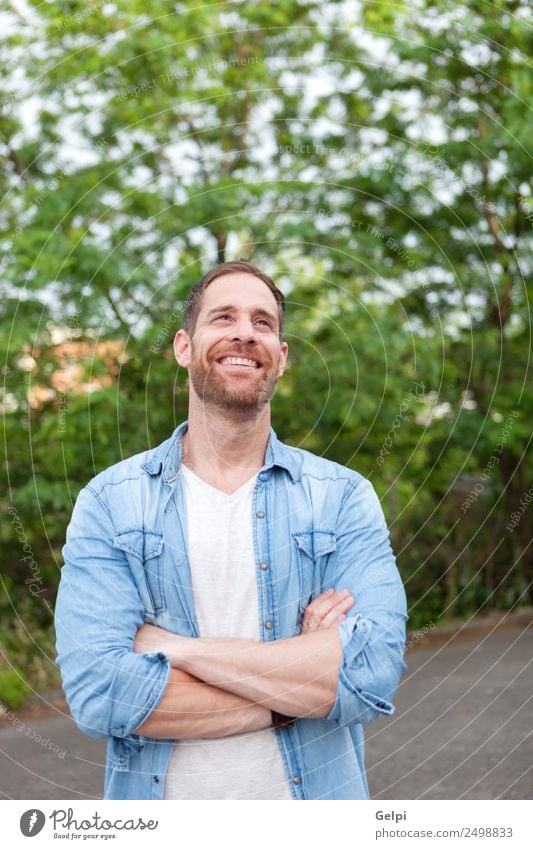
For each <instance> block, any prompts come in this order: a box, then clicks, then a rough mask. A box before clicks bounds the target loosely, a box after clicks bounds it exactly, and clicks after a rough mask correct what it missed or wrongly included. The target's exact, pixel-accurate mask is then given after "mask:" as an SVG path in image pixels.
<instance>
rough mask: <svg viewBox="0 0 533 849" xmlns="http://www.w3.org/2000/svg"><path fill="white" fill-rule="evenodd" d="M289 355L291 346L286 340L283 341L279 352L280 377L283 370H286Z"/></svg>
mask: <svg viewBox="0 0 533 849" xmlns="http://www.w3.org/2000/svg"><path fill="white" fill-rule="evenodd" d="M288 356H289V346H288V345H287V343H286V342H282V343H281V348H280V352H279V362H278V372H277V374H278V377H281V375H282V374H283V372H284V371H285V366H286V364H287V357H288Z"/></svg>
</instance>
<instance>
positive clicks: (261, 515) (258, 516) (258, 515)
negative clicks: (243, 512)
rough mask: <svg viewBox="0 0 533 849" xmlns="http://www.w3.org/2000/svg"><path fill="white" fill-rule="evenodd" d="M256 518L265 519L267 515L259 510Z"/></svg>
mask: <svg viewBox="0 0 533 849" xmlns="http://www.w3.org/2000/svg"><path fill="white" fill-rule="evenodd" d="M256 516H257V518H258V519H264V518H265V514H264V513H263V511H262V510H258V511H257V513H256Z"/></svg>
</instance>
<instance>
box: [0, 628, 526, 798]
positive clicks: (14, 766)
mask: <svg viewBox="0 0 533 849" xmlns="http://www.w3.org/2000/svg"><path fill="white" fill-rule="evenodd" d="M532 658H533V629H531V628H530V629H529V630H527V631H526V630H519V629H513V630H506V631H498V632H495V633H493V634H492V635H490V636H488V637H485V638H481V639H476V640H468V641H463V642H459V641H454V642H453V643H452V644H451V645H448V646H444V647H442V648H439V649H418V650H416V651H413V652H410V653H409V655H408V671H407V673H406V675H405V677H404V678H403V681H402V683H401V685H400V689H399V692H398V695H397V697H396V700H395V703H396V706H397V712H396V714H395V716H394V717H393V718H392V719H388V720H381V719H380V720H378V722H376V723H375V724H374V725H373V726H371V727H370V728H367V730H366V739H367V769H368V778H369V783H370V789H371V793H372V796H373V798H376V799H420V798H421V799H459V798H463V799H497V798H502V799H531V798H532V796H533V769H532V764H533V738H532V736H531V728H532V725H533V722H532V716H533V687H532V684H533V674H532V672H533V661H532ZM37 734H39V735H40V736H41V740H40V741H39V740H38V739H37V736H36V735H37ZM54 747H56V750H55V751H54ZM58 748H59V749H60V751H57V749H58ZM103 775H104V744H103V743H102V742H101V741H99V740H94V739H92V738H90V737H86V736H85V735H83V734H81V733H80V732H79V731H78V730H77V728H76V726H75V725H74V723H73V722H72V720H70V719H67V718H65V717H62V716H60V715H58V716H56V717H54V716H48V717H47V718H45V719H33V718H30V717H26V718H24V725H23V726H18V727H15V723H14V721H11V722H9V723H8V724H7V725H4V726H3V727H2V728H1V729H0V798H6V799H73V800H74V799H91V798H101V793H102V790H101V788H102V784H103Z"/></svg>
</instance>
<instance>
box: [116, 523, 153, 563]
mask: <svg viewBox="0 0 533 849" xmlns="http://www.w3.org/2000/svg"><path fill="white" fill-rule="evenodd" d="M115 545H116V547H117V548H121V549H122V551H127V552H128V554H133V555H134V556H135V557H137V558H138V559H139V560H140V561H141V563H144V562H145V561H146V560H149V559H150V558H151V557H157V556H158V555H159V554H161V550H162V548H163V536H162V534H160V533H158V532H157V531H144V530H135V529H134V530H129V531H122V533H120V534H117V536H116V537H115Z"/></svg>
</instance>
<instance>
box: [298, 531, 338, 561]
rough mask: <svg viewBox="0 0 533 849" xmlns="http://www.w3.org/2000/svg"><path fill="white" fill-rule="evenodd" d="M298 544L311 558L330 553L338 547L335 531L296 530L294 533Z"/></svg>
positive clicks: (314, 558)
mask: <svg viewBox="0 0 533 849" xmlns="http://www.w3.org/2000/svg"><path fill="white" fill-rule="evenodd" d="M292 536H293V538H294V541H295V542H296V545H297V546H298V548H299V549H300V551H303V552H304V554H307V556H308V557H310V558H311V560H316V558H317V557H322V555H323V554H329V553H330V552H331V551H335V549H336V548H337V539H336V537H335V534H334V533H333V531H304V532H300V531H294V532H293V534H292Z"/></svg>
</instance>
